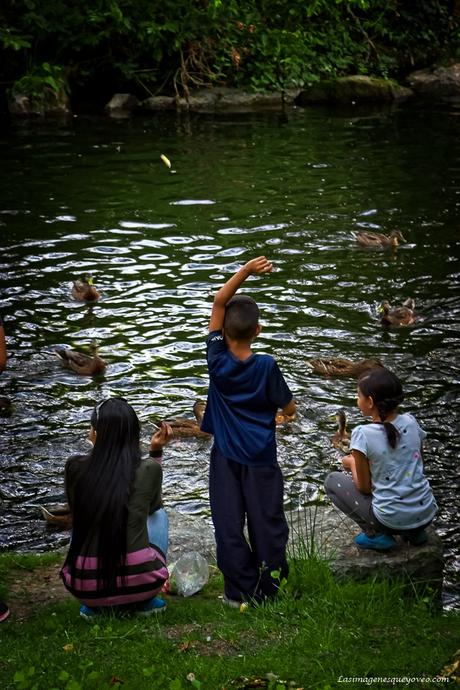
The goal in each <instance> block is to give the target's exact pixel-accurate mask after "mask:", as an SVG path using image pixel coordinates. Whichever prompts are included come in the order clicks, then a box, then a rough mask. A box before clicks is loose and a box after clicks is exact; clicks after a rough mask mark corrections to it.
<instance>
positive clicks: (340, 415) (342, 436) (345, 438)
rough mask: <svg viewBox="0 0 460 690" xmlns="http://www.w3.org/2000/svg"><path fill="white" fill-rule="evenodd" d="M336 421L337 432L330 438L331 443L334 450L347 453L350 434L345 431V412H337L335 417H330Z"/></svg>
mask: <svg viewBox="0 0 460 690" xmlns="http://www.w3.org/2000/svg"><path fill="white" fill-rule="evenodd" d="M332 417H335V418H336V420H337V431H336V432H335V434H334V436H333V437H332V438H331V443H332V445H333V446H334V448H338V449H339V450H343V451H347V450H348V446H349V445H350V434H349V433H348V431H347V416H346V414H345V410H343V409H341V410H337V412H336V413H335V415H332Z"/></svg>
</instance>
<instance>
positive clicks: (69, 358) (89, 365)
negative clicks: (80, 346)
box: [54, 343, 107, 376]
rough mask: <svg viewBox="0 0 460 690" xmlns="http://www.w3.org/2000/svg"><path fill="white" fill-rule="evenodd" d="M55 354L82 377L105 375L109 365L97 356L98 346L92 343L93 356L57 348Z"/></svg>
mask: <svg viewBox="0 0 460 690" xmlns="http://www.w3.org/2000/svg"><path fill="white" fill-rule="evenodd" d="M54 352H55V353H56V355H57V356H58V357H59V359H60V360H61V362H63V363H64V364H65V365H66V366H67V367H69V369H72V371H74V372H75V373H76V374H79V375H80V376H97V375H98V374H103V373H104V371H105V369H106V367H107V363H106V362H104V360H103V359H101V358H100V357H99V355H98V354H97V345H96V344H95V343H92V345H91V352H92V355H84V354H83V353H81V352H77V351H76V350H71V349H70V348H65V347H57V348H55V350H54Z"/></svg>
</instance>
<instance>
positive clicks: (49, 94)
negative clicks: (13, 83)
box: [8, 86, 71, 117]
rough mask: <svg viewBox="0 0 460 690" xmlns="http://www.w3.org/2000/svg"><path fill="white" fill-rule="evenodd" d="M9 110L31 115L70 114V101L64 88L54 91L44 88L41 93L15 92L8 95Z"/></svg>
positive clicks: (14, 112)
mask: <svg viewBox="0 0 460 690" xmlns="http://www.w3.org/2000/svg"><path fill="white" fill-rule="evenodd" d="M8 111H9V112H10V114H11V115H20V116H23V117H31V116H34V115H40V116H44V115H69V114H70V113H71V109H70V101H69V97H68V95H67V92H66V90H65V89H64V88H61V89H60V90H59V91H54V90H53V89H51V88H50V87H48V86H46V87H44V88H43V90H42V91H41V93H36V94H25V93H19V92H13V93H12V94H11V95H10V96H9V97H8Z"/></svg>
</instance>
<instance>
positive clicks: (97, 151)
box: [0, 105, 460, 606]
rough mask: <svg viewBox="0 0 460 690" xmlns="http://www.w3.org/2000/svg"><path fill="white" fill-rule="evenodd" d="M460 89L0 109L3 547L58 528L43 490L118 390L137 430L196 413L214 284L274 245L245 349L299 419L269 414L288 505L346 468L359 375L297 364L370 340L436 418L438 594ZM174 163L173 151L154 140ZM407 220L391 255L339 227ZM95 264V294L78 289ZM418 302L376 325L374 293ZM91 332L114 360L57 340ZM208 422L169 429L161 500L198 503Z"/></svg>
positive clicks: (373, 351) (430, 428) (453, 539)
mask: <svg viewBox="0 0 460 690" xmlns="http://www.w3.org/2000/svg"><path fill="white" fill-rule="evenodd" d="M459 134H460V108H459V107H458V105H457V106H454V105H444V106H434V107H433V106H432V107H431V108H430V109H428V108H426V107H420V106H416V105H405V106H401V107H399V108H398V109H396V110H392V111H383V110H380V111H379V110H374V111H373V110H364V111H358V110H351V109H350V110H344V109H325V108H315V109H311V110H300V109H299V110H293V111H292V112H290V113H288V115H287V116H281V115H280V114H258V115H230V114H229V115H225V116H220V117H213V116H191V117H189V116H186V115H182V116H180V115H176V114H168V115H165V114H162V115H160V114H159V115H151V116H148V117H137V118H134V119H133V120H120V121H118V120H109V119H105V118H103V117H100V118H95V117H85V116H81V117H77V118H73V119H72V120H71V121H70V122H67V123H61V124H60V123H56V122H54V121H50V122H13V123H3V126H2V133H1V135H0V154H1V160H2V165H1V171H0V176H1V185H0V189H1V192H0V195H1V208H0V237H1V250H2V251H1V258H0V280H1V293H0V297H1V307H0V308H1V311H2V313H3V314H4V317H5V327H6V332H7V336H8V348H9V355H10V356H9V361H8V368H7V370H6V371H5V373H4V374H3V376H2V377H1V379H0V394H2V395H8V396H9V397H11V398H12V399H13V402H14V411H13V414H12V415H11V416H10V417H7V418H3V419H0V429H1V440H0V468H1V473H0V499H1V509H0V549H12V548H15V549H20V550H45V549H50V548H53V547H55V546H57V545H59V544H62V543H63V542H64V541H66V540H67V535H66V534H65V533H59V532H52V531H50V530H49V529H47V528H46V527H45V525H44V523H43V522H42V521H41V519H40V516H39V512H38V508H37V506H38V505H39V504H47V503H52V502H55V501H59V500H62V499H63V466H64V463H65V460H66V458H67V457H68V456H69V455H70V454H71V453H74V452H79V451H83V450H87V448H88V446H87V443H86V441H85V437H86V434H87V429H88V420H89V417H90V413H91V409H92V407H93V405H94V404H95V403H96V402H98V401H100V400H102V399H104V398H105V397H107V396H109V395H113V394H119V395H122V396H124V397H126V398H127V399H128V400H129V401H130V402H131V403H132V404H133V406H134V408H135V409H136V411H137V412H138V415H139V417H140V419H141V421H142V424H143V438H144V440H146V439H148V437H149V434H150V433H151V431H152V421H154V420H155V419H159V418H162V417H167V416H188V417H191V416H192V405H193V403H194V401H195V400H196V399H197V398H204V397H205V396H206V390H207V383H208V379H207V373H206V366H205V357H204V344H203V343H204V338H205V335H206V327H207V321H208V317H209V313H210V306H211V303H212V295H213V293H214V292H215V290H216V289H217V288H218V287H219V286H220V285H221V284H222V283H223V282H224V281H225V280H226V279H227V278H228V277H229V276H230V275H231V273H232V272H233V271H234V270H235V269H236V268H237V267H238V265H239V264H240V263H241V262H244V261H246V260H248V259H249V258H251V257H254V256H257V255H260V254H265V255H266V256H268V257H269V258H270V259H272V260H273V262H274V264H275V266H276V272H274V273H273V274H271V275H270V276H267V277H264V278H263V279H253V280H250V281H248V283H247V285H246V288H245V289H246V290H247V292H249V293H250V294H252V295H253V296H254V297H255V298H256V299H257V301H258V302H259V304H260V307H261V313H262V324H263V331H262V333H261V336H260V338H259V339H258V341H257V344H256V350H257V351H259V352H261V351H264V352H268V353H271V354H273V355H274V356H275V357H276V358H277V360H278V362H279V364H280V367H281V369H282V370H283V372H284V373H285V376H286V378H287V380H288V382H289V384H290V386H291V387H292V390H293V391H294V392H295V397H296V399H297V401H298V406H299V414H298V419H297V421H296V422H295V423H293V424H292V425H291V426H290V427H286V428H283V429H281V430H280V431H279V432H278V444H279V459H280V463H281V465H282V467H283V470H284V474H285V478H286V507H287V508H295V507H297V506H300V505H303V504H311V503H315V502H321V501H322V500H323V492H322V484H323V480H324V478H325V476H326V474H327V473H328V472H329V471H330V470H331V469H333V468H334V469H335V468H337V467H338V466H339V457H340V454H339V452H338V451H337V450H335V449H333V448H332V447H331V444H330V437H331V435H332V434H333V433H334V430H335V422H334V421H333V420H331V419H330V418H329V415H331V414H333V413H334V412H335V411H336V410H337V409H338V408H339V407H342V406H343V407H344V408H345V409H346V411H347V414H348V417H349V423H350V426H353V425H355V424H357V423H359V422H360V421H361V419H362V418H361V417H360V414H359V412H358V410H357V408H356V404H355V387H356V383H355V381H354V380H353V379H344V380H340V379H328V378H324V377H321V376H318V375H315V374H312V373H309V371H308V368H307V366H306V363H305V362H306V360H307V359H308V358H309V357H318V356H327V357H334V356H344V357H348V358H350V359H361V358H363V357H379V358H381V359H382V361H383V362H384V363H385V364H386V365H387V366H389V367H390V368H392V369H394V370H395V371H396V372H397V373H398V374H399V375H400V377H401V378H402V379H403V381H404V384H405V388H406V391H407V400H406V402H405V404H404V409H405V410H407V411H410V412H412V413H413V414H415V416H416V417H417V419H418V420H419V422H420V424H421V425H422V426H423V427H424V428H425V429H426V431H427V432H428V440H427V444H426V451H425V457H426V472H427V475H428V476H429V478H430V481H431V482H432V486H433V488H434V491H435V494H436V497H437V499H438V503H439V506H440V511H439V515H438V518H437V520H436V529H437V531H438V532H439V534H440V535H441V536H442V538H443V540H444V543H445V549H446V559H447V577H446V592H445V600H446V605H448V606H449V605H452V604H453V603H454V602H455V598H456V595H455V581H456V575H457V573H458V557H459V527H458V521H457V496H458V493H457V489H458V486H457V487H456V480H457V479H458V474H457V465H458V443H457V439H458V437H457V436H456V435H457V432H458V421H459V414H458V412H459V394H458V391H459V389H458V383H459V380H458V369H457V362H456V359H457V352H458V349H457V348H458V331H459V325H460V291H459V286H458V272H459V266H458V257H459V251H458V250H459V233H458V211H459V204H460V151H459V142H460V136H459ZM162 153H163V154H166V155H167V156H168V157H169V158H170V159H171V161H172V168H171V170H168V169H167V168H166V166H165V165H163V163H162V162H161V161H160V154H162ZM395 228H399V229H400V230H402V232H403V234H404V236H405V237H406V239H407V244H405V245H403V246H401V247H400V249H399V250H398V251H397V253H396V254H393V253H391V252H390V253H387V252H379V251H366V250H363V249H360V248H358V246H357V245H356V243H355V242H354V240H353V239H352V238H351V232H352V231H356V230H359V229H370V230H376V231H382V232H387V233H389V232H390V231H391V230H392V229H395ZM85 273H90V274H91V275H92V276H93V277H94V281H95V283H96V284H97V286H98V287H99V288H100V289H101V290H102V299H101V300H100V301H99V302H98V303H97V304H96V305H94V306H92V307H88V306H86V305H82V304H81V303H78V302H75V301H73V300H72V298H71V295H70V287H71V281H72V280H73V279H75V278H79V277H81V276H82V275H83V274H85ZM407 297H413V298H415V300H416V305H417V313H418V314H419V316H420V320H419V321H418V322H417V324H416V325H415V326H413V327H410V328H404V329H399V330H391V331H388V330H383V329H382V328H381V326H380V324H379V321H378V314H377V307H378V305H379V304H380V302H381V301H382V300H383V299H388V300H389V301H390V302H392V303H401V302H402V301H403V300H404V299H406V298H407ZM93 340H97V342H98V343H99V347H100V354H101V356H102V357H103V358H104V359H106V360H107V362H108V368H107V372H106V374H105V376H103V377H100V378H96V379H91V378H85V377H78V376H76V375H74V374H73V373H71V372H69V371H66V370H65V369H63V368H62V366H61V365H60V363H59V361H58V359H57V358H56V357H55V356H54V355H53V348H54V347H55V346H57V345H67V346H72V347H77V348H82V349H83V350H85V349H88V347H89V345H90V343H91V342H92V341H93ZM209 450H210V443H209V441H203V440H200V441H199V440H196V439H179V440H177V441H174V442H173V443H172V445H171V447H170V449H169V450H168V452H167V455H166V459H165V462H164V470H165V486H164V496H165V503H166V505H167V506H169V507H173V508H175V509H177V510H179V511H182V512H184V513H189V514H199V515H202V516H204V518H205V519H209V504H208V497H207V472H208V455H209Z"/></svg>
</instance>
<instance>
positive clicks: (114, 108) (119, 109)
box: [105, 93, 140, 117]
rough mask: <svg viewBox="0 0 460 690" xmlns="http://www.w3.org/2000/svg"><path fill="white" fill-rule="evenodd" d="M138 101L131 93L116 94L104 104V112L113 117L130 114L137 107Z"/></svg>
mask: <svg viewBox="0 0 460 690" xmlns="http://www.w3.org/2000/svg"><path fill="white" fill-rule="evenodd" d="M139 104H140V102H139V99H138V98H136V96H133V95H132V94H131V93H116V94H115V95H114V96H112V98H111V99H110V101H109V102H108V103H107V104H106V106H105V110H106V111H107V112H108V113H109V115H112V116H114V117H117V116H120V114H122V113H131V112H132V111H133V110H135V109H136V108H138V107H139Z"/></svg>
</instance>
